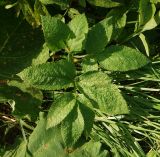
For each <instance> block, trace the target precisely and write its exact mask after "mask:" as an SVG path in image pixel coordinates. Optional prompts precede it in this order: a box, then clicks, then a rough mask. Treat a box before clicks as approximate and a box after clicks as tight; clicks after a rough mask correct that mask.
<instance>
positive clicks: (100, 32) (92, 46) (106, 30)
mask: <svg viewBox="0 0 160 157" xmlns="http://www.w3.org/2000/svg"><path fill="white" fill-rule="evenodd" d="M125 24H126V14H125V11H124V10H123V9H114V10H111V11H110V12H109V13H108V14H107V17H106V18H105V19H104V20H102V21H100V22H99V23H97V24H96V25H94V26H93V27H92V28H91V30H90V31H89V33H88V36H87V40H86V47H85V48H86V51H87V53H90V54H96V53H99V52H101V51H103V50H104V48H105V47H106V45H107V44H108V43H109V42H110V41H112V40H116V38H117V37H118V36H119V35H120V33H121V31H122V30H123V28H124V26H125Z"/></svg>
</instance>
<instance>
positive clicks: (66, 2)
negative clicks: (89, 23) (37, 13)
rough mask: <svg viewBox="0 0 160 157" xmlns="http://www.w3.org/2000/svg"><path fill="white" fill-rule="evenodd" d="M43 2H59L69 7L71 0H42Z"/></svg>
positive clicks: (58, 3)
mask: <svg viewBox="0 0 160 157" xmlns="http://www.w3.org/2000/svg"><path fill="white" fill-rule="evenodd" d="M40 2H42V3H43V4H57V5H61V6H64V7H67V6H68V5H69V3H70V0H40Z"/></svg>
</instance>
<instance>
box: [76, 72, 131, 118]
mask: <svg viewBox="0 0 160 157" xmlns="http://www.w3.org/2000/svg"><path fill="white" fill-rule="evenodd" d="M77 87H78V89H79V91H80V92H81V93H83V94H84V95H85V97H86V98H87V99H88V101H90V102H91V103H92V105H93V107H94V108H97V109H100V110H101V111H102V112H104V113H107V114H109V115H116V114H126V113H128V107H127V103H126V101H125V99H124V98H123V96H122V95H121V92H120V90H119V89H118V88H117V86H116V85H114V84H112V83H111V80H110V78H109V77H108V76H107V74H104V73H102V72H88V73H86V74H83V75H81V76H80V77H79V82H77Z"/></svg>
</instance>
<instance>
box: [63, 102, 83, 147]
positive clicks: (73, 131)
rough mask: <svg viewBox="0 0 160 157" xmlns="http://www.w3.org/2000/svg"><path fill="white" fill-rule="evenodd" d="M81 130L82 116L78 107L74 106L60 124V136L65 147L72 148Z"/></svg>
mask: <svg viewBox="0 0 160 157" xmlns="http://www.w3.org/2000/svg"><path fill="white" fill-rule="evenodd" d="M83 130H84V119H83V115H82V113H81V110H80V109H79V106H78V105H76V106H75V108H74V109H73V110H72V112H70V114H69V115H68V116H67V117H66V119H65V120H64V121H63V123H62V124H61V134H62V138H63V140H64V142H65V144H66V146H73V145H74V144H75V143H76V142H77V140H78V139H79V138H80V136H81V134H82V132H83Z"/></svg>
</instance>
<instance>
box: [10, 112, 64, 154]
mask: <svg viewBox="0 0 160 157" xmlns="http://www.w3.org/2000/svg"><path fill="white" fill-rule="evenodd" d="M45 128H46V118H45V116H44V114H42V113H41V115H40V120H39V121H38V124H37V126H36V128H35V129H34V131H33V133H32V134H31V135H30V137H29V140H28V143H25V141H24V142H22V144H21V145H20V147H19V148H18V149H17V150H16V155H15V156H13V157H31V156H33V157H44V156H47V157H50V156H56V157H65V156H66V154H65V151H64V150H63V147H62V144H61V143H62V138H61V136H60V134H59V129H58V128H52V129H48V130H46V129H45ZM26 148H27V149H26ZM22 152H23V154H24V155H22Z"/></svg>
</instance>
